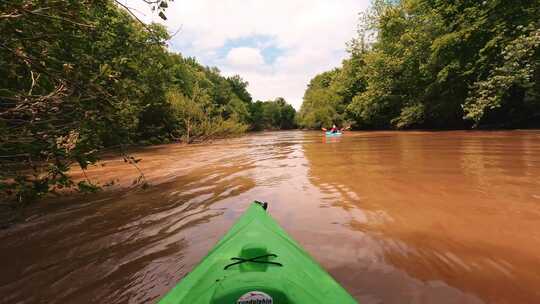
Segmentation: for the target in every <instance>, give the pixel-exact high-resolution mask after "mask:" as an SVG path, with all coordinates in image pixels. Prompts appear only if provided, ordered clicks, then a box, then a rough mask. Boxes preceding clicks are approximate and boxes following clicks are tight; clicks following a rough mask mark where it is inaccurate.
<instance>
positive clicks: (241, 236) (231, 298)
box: [159, 202, 357, 304]
mask: <svg viewBox="0 0 540 304" xmlns="http://www.w3.org/2000/svg"><path fill="white" fill-rule="evenodd" d="M266 206H267V205H266V203H259V202H254V203H253V204H252V205H251V206H250V207H249V209H248V210H247V211H246V212H245V213H244V214H243V215H242V216H241V217H240V219H239V220H238V221H237V222H236V223H235V224H234V225H233V227H232V228H231V229H230V230H229V231H228V232H227V234H226V235H225V236H224V237H223V238H222V239H221V240H220V241H219V242H218V243H217V244H216V246H215V247H214V248H213V249H212V250H211V251H210V252H209V253H208V255H207V256H206V257H205V258H204V259H203V260H202V261H201V262H200V264H199V265H198V266H197V267H195V269H193V271H192V272H190V273H189V274H188V275H187V276H186V277H184V278H183V279H182V280H181V281H180V283H178V284H177V285H176V286H175V287H174V288H173V289H172V290H171V291H170V292H169V293H168V294H167V295H165V297H163V298H162V299H161V300H160V302H159V303H160V304H172V303H190V304H198V303H201V304H202V303H204V304H206V303H212V304H214V303H219V304H226V303H231V304H233V303H234V304H237V303H238V304H244V303H245V304H249V303H263V304H268V303H276V304H304V303H310V304H311V303H321V304H322V303H341V304H343V303H345V304H346V303H357V302H356V301H355V300H354V299H353V298H352V297H351V296H350V295H349V294H348V293H347V291H345V289H343V287H341V286H340V285H339V284H338V283H337V282H336V281H335V280H334V279H333V278H332V277H331V276H330V275H329V274H328V273H327V272H326V271H324V270H323V269H322V268H321V266H319V264H317V262H315V261H314V260H313V259H312V258H311V257H310V256H309V255H308V254H307V252H306V251H304V250H303V249H302V248H301V247H300V245H298V244H297V243H296V242H295V241H294V240H293V239H292V238H291V237H290V236H289V235H288V234H287V233H286V232H285V231H284V230H283V229H282V228H281V227H280V226H279V225H278V224H277V223H276V222H275V221H274V220H273V219H272V218H271V217H270V216H269V215H268V214H267V212H266V210H265V209H266Z"/></svg>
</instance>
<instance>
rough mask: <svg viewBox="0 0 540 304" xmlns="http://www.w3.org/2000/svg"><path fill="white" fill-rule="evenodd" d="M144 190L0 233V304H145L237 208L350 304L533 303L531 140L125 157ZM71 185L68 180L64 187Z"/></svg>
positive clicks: (60, 209) (509, 135)
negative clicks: (290, 243) (299, 252)
mask: <svg viewBox="0 0 540 304" xmlns="http://www.w3.org/2000/svg"><path fill="white" fill-rule="evenodd" d="M134 154H135V156H137V157H140V158H142V159H143V160H142V162H141V163H140V167H141V169H142V170H143V172H144V173H145V175H146V178H147V180H148V181H149V182H150V184H151V185H152V186H151V187H149V188H148V189H137V188H129V187H128V185H129V184H130V182H131V181H132V180H133V179H134V178H136V176H137V172H136V170H135V169H134V168H132V167H130V166H127V165H125V164H124V163H123V161H122V160H121V159H114V158H112V159H108V160H106V161H105V166H104V167H97V168H93V169H92V170H91V171H90V172H88V175H89V177H90V178H91V179H93V180H97V181H101V182H102V183H105V182H107V181H110V180H118V182H117V185H116V186H113V187H112V188H110V189H108V190H106V191H105V192H102V193H99V194H97V195H93V196H87V197H76V198H70V199H61V200H60V201H58V200H57V201H54V202H44V203H41V204H40V205H39V206H36V207H34V208H33V209H32V210H30V211H29V219H28V220H27V221H26V222H25V223H22V224H19V225H17V226H15V227H12V228H10V229H7V230H3V231H0V295H1V296H0V302H1V303H90V302H93V303H153V302H156V301H157V300H158V299H159V298H160V297H161V296H163V295H164V294H165V293H166V292H167V290H169V289H170V288H171V287H173V286H174V285H175V283H176V282H177V281H178V280H180V279H181V278H182V277H183V276H185V275H186V274H187V273H188V272H189V271H190V270H191V269H192V268H193V267H194V266H195V265H196V264H197V263H198V261H200V259H201V258H202V257H203V256H204V255H205V254H206V253H207V251H208V250H209V249H210V248H211V247H212V246H213V244H215V243H216V242H217V241H218V240H219V239H220V237H221V236H222V235H223V234H224V233H225V232H226V230H227V229H228V228H229V227H230V226H231V225H232V224H233V222H234V220H235V219H237V218H238V217H239V216H240V215H241V214H242V212H243V211H244V210H245V209H246V207H247V206H248V205H249V203H250V202H251V201H252V200H255V199H257V200H264V201H268V202H269V203H270V208H269V212H270V213H271V214H272V216H273V217H274V218H275V219H276V220H277V221H278V222H279V223H280V224H281V225H282V226H283V227H284V228H285V229H286V230H287V231H288V232H289V233H290V234H291V235H292V236H293V237H294V238H295V239H296V240H298V241H299V243H300V244H301V245H303V246H304V248H305V249H306V250H307V251H308V252H310V253H311V255H312V256H313V257H314V258H315V259H316V260H317V261H319V262H320V263H321V264H322V266H323V267H324V268H325V269H327V271H328V272H330V273H331V274H332V275H333V276H334V277H335V278H336V280H337V281H338V282H340V283H341V284H342V285H343V286H344V287H345V288H346V289H347V290H348V291H349V292H350V293H351V294H353V296H354V297H355V298H357V299H358V301H359V302H361V303H540V131H512V132H436V133H430V132H401V133H399V132H350V133H347V134H345V135H344V136H343V137H340V138H329V139H326V138H324V137H323V136H322V135H321V134H320V133H319V132H302V131H292V132H275V133H260V134H252V135H248V136H245V137H242V138H236V139H229V140H221V141H216V142H214V143H212V144H205V145H192V146H187V147H186V146H184V145H166V146H159V147H151V148H146V149H143V150H139V151H135V152H134ZM74 175H75V176H81V173H80V172H74Z"/></svg>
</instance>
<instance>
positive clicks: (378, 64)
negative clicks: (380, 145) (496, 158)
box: [298, 0, 540, 130]
mask: <svg viewBox="0 0 540 304" xmlns="http://www.w3.org/2000/svg"><path fill="white" fill-rule="evenodd" d="M538 16H540V5H538V1H536V0H519V1H512V2H508V1H500V0H493V1H450V2H448V1H438V0H401V1H389V0H375V1H373V2H372V5H371V8H370V9H369V10H368V11H367V12H366V13H362V14H360V20H359V26H358V30H357V36H356V37H355V38H354V39H353V40H352V41H350V43H349V44H348V52H349V56H348V58H347V59H345V60H343V62H342V64H341V66H340V67H338V68H335V69H333V70H331V71H327V72H324V73H321V74H319V75H316V76H315V77H314V78H313V79H311V81H310V83H309V85H308V89H307V90H306V92H305V95H304V101H303V104H302V107H301V109H300V111H299V113H298V124H299V126H300V127H302V128H316V129H318V128H320V127H321V126H329V125H332V124H333V123H336V124H341V125H351V126H352V127H353V128H354V129H366V130H371V129H397V130H405V129H441V130H445V129H493V128H494V129H515V128H539V127H540V21H539V19H538Z"/></svg>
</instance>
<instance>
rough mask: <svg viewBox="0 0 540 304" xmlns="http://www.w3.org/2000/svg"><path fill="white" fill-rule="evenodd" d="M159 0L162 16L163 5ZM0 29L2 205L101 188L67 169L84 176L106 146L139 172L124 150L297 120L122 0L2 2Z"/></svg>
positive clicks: (285, 125) (15, 205)
mask: <svg viewBox="0 0 540 304" xmlns="http://www.w3.org/2000/svg"><path fill="white" fill-rule="evenodd" d="M152 3H153V5H155V6H157V9H158V11H159V14H160V17H162V18H163V19H166V16H165V14H164V12H165V8H166V7H167V1H165V0H159V1H155V3H154V2H152ZM149 5H151V4H149ZM0 33H1V35H2V41H1V42H0V74H1V75H2V77H1V78H0V100H1V104H0V139H1V145H0V195H1V196H0V202H1V204H2V206H8V207H10V208H14V209H19V208H21V207H23V206H25V205H26V204H28V203H29V202H32V201H35V200H36V199H38V198H40V197H43V196H45V195H48V194H55V193H57V192H59V191H64V189H66V188H70V189H76V190H77V191H80V192H95V191H98V190H99V187H98V186H96V185H94V184H93V183H92V182H90V181H88V180H82V181H79V182H77V183H75V182H74V181H73V180H72V178H71V177H70V176H69V170H70V168H71V167H72V166H74V165H76V166H79V167H80V168H81V170H83V172H84V170H86V169H87V168H88V166H90V165H93V164H96V163H98V161H99V158H100V153H102V151H104V150H106V149H108V148H109V149H110V148H111V147H115V148H116V149H119V150H120V152H119V154H120V155H121V156H122V157H123V158H124V161H125V162H126V163H128V164H130V165H132V166H135V167H136V166H137V163H138V162H139V161H140V159H136V158H135V157H133V156H131V155H129V154H128V153H127V152H126V151H127V148H126V147H127V146H132V145H155V144H165V143H171V142H184V143H192V142H196V141H205V140H209V139H212V138H222V137H227V136H235V135H238V134H242V133H245V132H246V131H249V130H262V129H268V128H271V129H280V128H283V129H287V128H293V127H295V122H294V117H295V110H294V108H292V106H290V105H289V104H287V102H286V101H285V100H284V99H283V98H277V99H276V100H273V101H267V102H263V101H256V102H254V101H253V99H252V97H251V95H250V93H249V92H248V91H247V86H248V83H247V82H246V81H244V80H243V79H242V78H241V77H240V76H238V75H236V76H231V77H225V76H223V75H221V73H220V71H219V70H218V69H217V68H215V67H206V66H203V65H201V64H200V63H198V62H197V60H196V59H195V58H191V57H183V56H182V55H181V54H179V53H175V52H171V51H169V50H168V48H167V41H168V40H169V39H170V38H171V36H170V34H169V33H167V31H166V29H165V28H164V27H162V26H160V25H158V24H148V25H147V24H143V23H142V22H140V21H139V20H137V19H136V18H134V17H133V16H132V15H131V14H130V11H129V8H125V7H123V5H121V3H119V2H116V1H112V0H98V1H95V0H82V1H58V2H54V3H52V4H51V3H50V2H49V1H45V0H20V1H7V2H2V4H0ZM139 182H141V184H142V185H144V184H145V183H144V174H143V173H142V172H141V178H140V179H139Z"/></svg>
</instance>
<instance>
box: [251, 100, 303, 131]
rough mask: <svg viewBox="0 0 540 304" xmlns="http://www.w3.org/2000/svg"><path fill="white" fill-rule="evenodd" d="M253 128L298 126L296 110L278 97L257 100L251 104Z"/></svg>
mask: <svg viewBox="0 0 540 304" xmlns="http://www.w3.org/2000/svg"><path fill="white" fill-rule="evenodd" d="M251 118H252V124H251V125H252V129H253V130H255V131H260V130H276V129H283V130H286V129H293V128H295V127H296V122H295V120H296V110H295V109H294V108H293V107H292V106H291V105H290V104H288V103H287V101H285V99H283V98H282V97H278V98H276V99H275V100H273V101H257V102H255V103H254V104H253V105H252V106H251Z"/></svg>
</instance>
